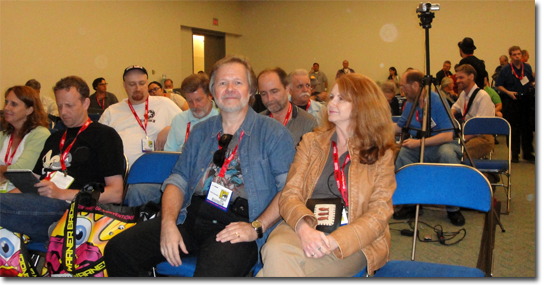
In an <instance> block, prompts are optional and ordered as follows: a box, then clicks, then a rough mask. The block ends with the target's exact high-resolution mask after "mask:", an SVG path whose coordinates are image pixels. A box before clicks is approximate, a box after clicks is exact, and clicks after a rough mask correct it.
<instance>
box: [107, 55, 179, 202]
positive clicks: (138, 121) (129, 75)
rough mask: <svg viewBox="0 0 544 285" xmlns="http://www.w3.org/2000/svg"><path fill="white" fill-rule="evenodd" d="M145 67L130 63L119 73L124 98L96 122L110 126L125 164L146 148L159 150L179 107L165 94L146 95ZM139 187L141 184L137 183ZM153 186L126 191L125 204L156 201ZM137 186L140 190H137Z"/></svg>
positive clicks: (156, 191) (137, 156)
mask: <svg viewBox="0 0 544 285" xmlns="http://www.w3.org/2000/svg"><path fill="white" fill-rule="evenodd" d="M148 83H149V82H148V76H147V70H146V69H145V68H144V67H142V66H139V65H131V66H129V67H127V68H126V69H125V70H124V72H123V87H125V91H126V92H127V96H128V98H127V99H124V100H123V101H121V102H119V103H117V104H114V105H111V106H110V107H108V108H107V109H106V110H105V111H104V113H103V114H102V116H101V117H100V120H99V122H100V123H102V124H104V125H107V126H110V127H112V128H114V129H115V130H116V131H117V133H119V136H121V139H122V140H123V148H124V152H125V155H126V157H127V158H128V163H129V167H130V166H132V164H133V163H134V161H136V159H138V158H139V157H140V156H141V155H143V154H144V153H145V152H148V151H155V150H163V147H164V144H165V142H166V138H167V136H168V131H169V130H170V124H171V123H172V119H173V118H174V117H175V116H176V115H177V114H178V113H180V112H182V111H181V109H180V108H179V107H178V106H177V105H176V104H175V103H174V102H172V100H170V99H168V98H166V97H158V96H149V93H148V91H147V85H148ZM139 186H141V185H139ZM159 187H160V185H158V186H157V187H146V185H144V186H142V187H138V190H136V189H134V188H132V189H130V191H128V192H127V193H128V194H127V199H126V201H127V202H128V204H129V206H138V205H140V204H143V203H146V202H148V201H156V202H157V203H158V202H159V201H160V197H161V192H160V191H159V190H158V189H159ZM140 188H141V189H140Z"/></svg>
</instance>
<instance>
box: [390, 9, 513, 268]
mask: <svg viewBox="0 0 544 285" xmlns="http://www.w3.org/2000/svg"><path fill="white" fill-rule="evenodd" d="M439 9H440V7H439V6H438V5H437V4H431V3H421V4H420V5H419V7H418V9H417V10H416V13H418V18H420V21H421V22H420V23H419V25H420V26H421V27H423V29H424V30H425V59H426V62H425V63H426V75H425V76H424V77H423V78H422V79H421V82H420V88H419V92H418V93H417V96H416V98H415V101H414V102H413V104H412V107H411V109H410V113H409V115H408V119H407V121H406V124H405V125H404V127H403V128H402V133H401V140H400V144H401V145H402V142H403V141H404V139H405V138H406V137H408V131H409V130H416V131H418V133H419V134H420V137H421V147H420V149H421V152H420V163H423V162H424V155H425V138H428V137H431V134H432V131H434V132H441V131H447V130H453V133H454V136H453V139H459V141H460V143H461V144H462V146H463V149H464V153H466V156H467V158H468V159H469V161H470V164H471V165H472V167H475V164H474V161H473V160H472V157H471V156H470V154H469V153H468V151H467V148H466V145H465V142H464V140H463V139H462V138H461V136H460V134H461V129H460V127H461V126H460V125H459V124H458V123H457V120H455V119H454V118H453V116H452V114H451V110H450V108H449V104H448V103H447V102H446V99H445V98H444V96H441V95H440V94H439V96H438V97H439V98H440V103H441V104H442V107H443V108H444V110H445V111H446V114H447V115H448V118H449V121H450V122H451V125H452V128H444V129H436V130H432V129H431V127H430V126H431V114H432V113H431V105H432V104H431V91H432V90H431V84H432V86H434V88H435V89H436V90H438V88H437V83H436V81H437V80H436V78H434V77H433V76H432V75H431V73H430V70H431V67H430V66H431V64H430V52H429V50H430V49H429V29H430V28H431V23H432V21H433V19H434V13H433V12H431V11H438V10H439ZM425 88H426V92H425V94H424V95H422V93H424V92H423V90H425ZM421 96H425V98H424V106H423V107H422V110H423V118H422V121H421V129H417V128H412V127H410V123H411V122H412V119H413V117H414V113H415V111H416V108H417V106H418V105H419V104H420V99H421ZM419 206H420V205H419V204H418V205H416V214H415V219H416V223H417V221H418V217H419ZM489 214H491V215H493V218H494V220H495V221H496V223H497V224H498V225H499V226H500V228H501V229H502V231H503V232H505V230H504V227H503V226H502V223H501V221H500V219H499V216H498V214H497V211H496V209H495V208H494V207H492V209H491V210H490V212H489ZM416 235H417V230H415V231H414V237H415V236H416ZM416 240H417V239H416V238H414V242H413V245H412V246H413V248H415V246H416ZM412 260H415V251H413V253H412Z"/></svg>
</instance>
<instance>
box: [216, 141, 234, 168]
mask: <svg viewBox="0 0 544 285" xmlns="http://www.w3.org/2000/svg"><path fill="white" fill-rule="evenodd" d="M231 140H232V135H230V134H223V135H222V136H221V137H220V138H219V149H218V150H217V151H216V152H215V153H214V154H213V163H215V165H217V166H219V167H223V163H225V154H227V147H228V146H229V143H230V141H231Z"/></svg>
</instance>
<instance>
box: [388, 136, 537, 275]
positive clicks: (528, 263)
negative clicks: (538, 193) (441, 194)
mask: <svg viewBox="0 0 544 285" xmlns="http://www.w3.org/2000/svg"><path fill="white" fill-rule="evenodd" d="M499 142H500V144H498V145H495V154H494V156H495V157H497V158H499V159H501V158H502V159H505V158H507V151H506V150H507V148H506V143H505V138H504V137H502V138H499ZM429 179H430V178H429ZM495 197H496V198H497V199H498V200H499V201H501V202H502V212H506V194H505V191H504V190H503V189H502V188H497V190H496V191H495ZM423 209H424V212H423V214H422V215H421V216H420V221H423V222H425V223H427V224H430V225H431V226H435V225H441V226H442V228H443V230H444V232H457V231H459V230H460V229H462V228H464V229H465V230H466V237H465V238H464V239H463V240H462V241H460V242H459V243H457V244H455V245H451V246H444V245H441V244H440V243H438V242H434V241H437V237H436V234H435V232H434V231H433V229H432V228H429V227H428V226H425V225H421V227H420V233H421V236H422V237H423V235H431V237H432V240H433V242H417V252H416V260H419V261H428V262H437V263H444V264H456V265H464V266H471V267H476V262H477V260H478V253H479V250H480V239H481V234H482V229H483V221H484V214H483V213H479V212H476V211H468V210H467V211H462V212H463V215H464V216H465V219H466V224H465V225H464V226H463V227H457V226H454V225H452V224H451V223H450V221H449V219H448V218H447V214H446V210H445V208H444V207H442V206H430V207H426V206H423ZM535 215H536V211H535V164H534V163H530V162H527V161H524V160H522V159H520V162H519V163H512V204H511V212H510V214H509V215H501V221H502V224H503V226H504V229H505V230H506V232H504V233H503V232H501V229H500V228H499V226H497V228H496V234H495V250H494V269H493V276H494V277H536V273H535V272H536V268H535V267H536V243H535V238H536V236H535V229H536V225H535ZM398 222H400V223H398ZM390 227H391V236H392V239H391V241H392V242H391V243H392V249H391V252H392V253H391V259H392V260H410V257H411V246H412V238H411V237H407V236H403V235H401V234H400V231H399V230H401V229H409V225H408V224H407V223H406V222H405V221H404V222H403V221H396V220H393V219H391V221H390ZM462 235H463V233H462V232H461V233H460V234H459V235H458V236H457V237H455V238H453V239H452V240H450V241H447V243H452V242H454V241H457V240H458V239H460V238H461V237H462Z"/></svg>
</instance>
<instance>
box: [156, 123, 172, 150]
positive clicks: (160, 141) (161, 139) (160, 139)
mask: <svg viewBox="0 0 544 285" xmlns="http://www.w3.org/2000/svg"><path fill="white" fill-rule="evenodd" d="M168 132H170V126H168V127H165V128H164V129H162V131H160V132H159V134H158V135H157V140H156V141H155V150H164V145H165V144H166V139H167V138H168Z"/></svg>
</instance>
